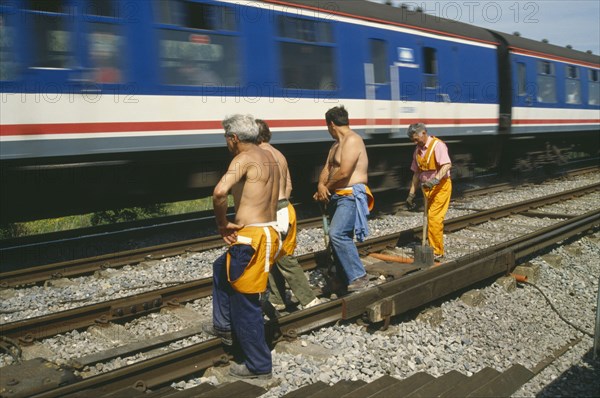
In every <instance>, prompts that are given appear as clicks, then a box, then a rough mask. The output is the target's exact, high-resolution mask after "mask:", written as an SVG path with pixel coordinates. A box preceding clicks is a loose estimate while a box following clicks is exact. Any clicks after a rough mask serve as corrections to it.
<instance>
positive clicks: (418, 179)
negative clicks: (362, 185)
mask: <svg viewBox="0 0 600 398" xmlns="http://www.w3.org/2000/svg"><path fill="white" fill-rule="evenodd" d="M407 135H408V138H410V139H411V141H412V142H414V143H415V144H416V145H417V147H416V148H415V152H414V154H413V160H412V164H411V166H410V169H411V170H412V171H413V178H412V181H411V184H410V191H409V194H408V198H407V199H406V203H407V204H408V206H409V207H410V208H413V207H414V199H415V192H416V190H417V186H418V185H419V184H420V185H421V188H422V191H423V195H424V196H426V197H427V203H428V206H427V207H428V209H427V225H428V230H427V239H428V240H429V244H430V246H431V247H432V248H433V254H434V257H435V258H436V259H441V258H443V256H444V217H445V216H446V212H447V211H448V206H449V205H450V195H451V194H452V181H451V180H450V168H451V167H452V162H451V161H450V155H449V154H448V147H447V146H446V144H445V143H444V142H443V141H442V140H440V139H439V138H436V137H434V136H429V135H428V134H427V127H426V126H425V124H423V123H414V124H411V125H410V126H408V131H407Z"/></svg>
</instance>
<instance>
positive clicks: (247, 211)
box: [227, 146, 280, 225]
mask: <svg viewBox="0 0 600 398" xmlns="http://www.w3.org/2000/svg"><path fill="white" fill-rule="evenodd" d="M275 165H276V160H275V158H274V157H273V155H272V154H271V153H270V152H267V151H264V150H262V149H260V148H259V147H258V146H253V147H252V148H251V149H249V150H247V151H244V152H241V153H240V154H238V155H237V156H236V157H235V158H234V159H233V160H232V161H231V164H230V165H229V170H228V171H227V174H230V173H235V174H236V180H237V182H235V183H234V184H233V186H232V187H231V193H232V194H233V199H234V203H235V210H236V214H235V222H236V224H240V225H242V224H243V225H248V224H255V223H265V222H272V221H275V220H276V219H277V215H276V212H277V199H278V194H279V184H280V177H279V168H278V167H275Z"/></svg>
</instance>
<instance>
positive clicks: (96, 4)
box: [84, 0, 117, 18]
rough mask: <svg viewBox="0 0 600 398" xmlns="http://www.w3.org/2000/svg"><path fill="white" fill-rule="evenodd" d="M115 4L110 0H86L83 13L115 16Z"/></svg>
mask: <svg viewBox="0 0 600 398" xmlns="http://www.w3.org/2000/svg"><path fill="white" fill-rule="evenodd" d="M115 6H116V4H115V3H114V1H112V0H88V3H87V4H86V6H85V9H84V13H85V14H86V15H95V16H99V17H112V18H115V17H117V9H116V7H115Z"/></svg>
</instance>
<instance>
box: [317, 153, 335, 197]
mask: <svg viewBox="0 0 600 398" xmlns="http://www.w3.org/2000/svg"><path fill="white" fill-rule="evenodd" d="M335 146H336V144H333V145H332V146H331V148H330V149H329V153H328V154H327V159H325V165H324V166H323V169H322V170H321V174H319V182H318V184H317V192H315V194H314V195H313V199H314V200H318V201H319V202H326V201H328V200H329V197H330V196H331V192H329V189H327V180H328V179H329V169H330V167H331V157H332V156H333V153H334V148H335Z"/></svg>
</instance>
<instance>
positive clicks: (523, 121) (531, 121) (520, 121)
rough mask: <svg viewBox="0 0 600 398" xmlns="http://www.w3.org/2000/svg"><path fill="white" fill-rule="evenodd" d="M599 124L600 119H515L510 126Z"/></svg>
mask: <svg viewBox="0 0 600 398" xmlns="http://www.w3.org/2000/svg"><path fill="white" fill-rule="evenodd" d="M583 123H600V119H516V120H513V121H512V124H583Z"/></svg>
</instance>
